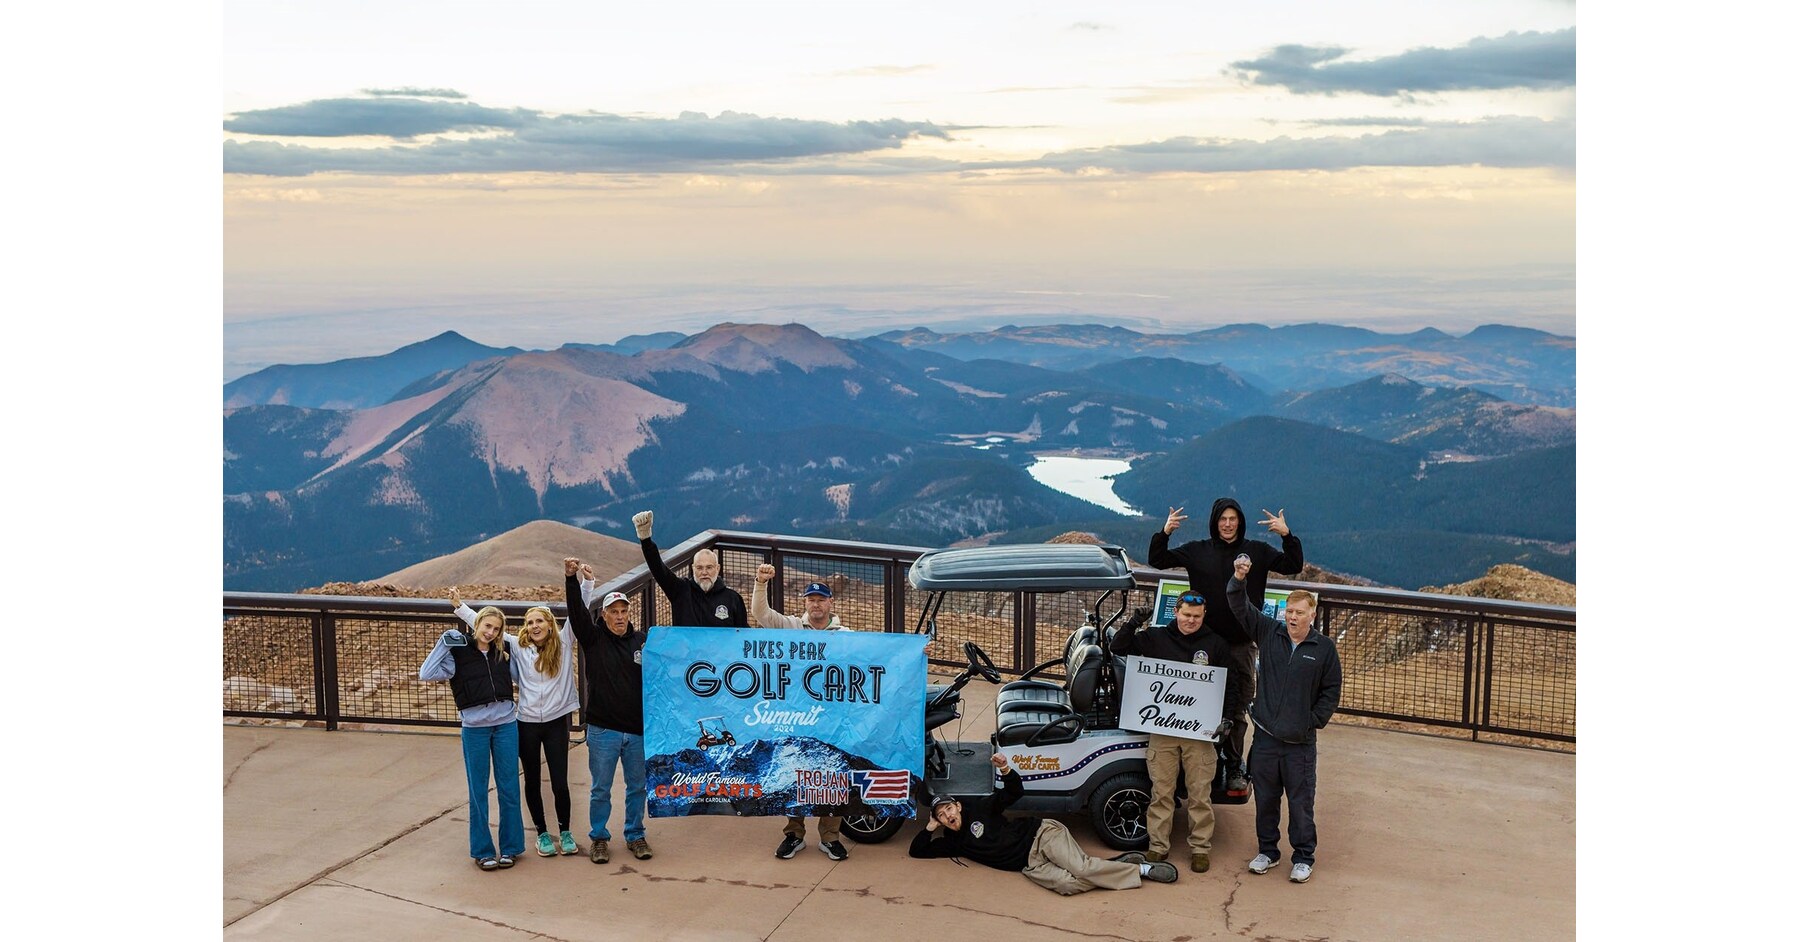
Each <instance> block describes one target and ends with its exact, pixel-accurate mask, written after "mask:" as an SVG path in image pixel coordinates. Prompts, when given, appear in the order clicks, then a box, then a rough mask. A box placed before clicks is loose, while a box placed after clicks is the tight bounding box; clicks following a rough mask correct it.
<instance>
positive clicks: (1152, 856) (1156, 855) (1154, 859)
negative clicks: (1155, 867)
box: [1143, 850, 1168, 863]
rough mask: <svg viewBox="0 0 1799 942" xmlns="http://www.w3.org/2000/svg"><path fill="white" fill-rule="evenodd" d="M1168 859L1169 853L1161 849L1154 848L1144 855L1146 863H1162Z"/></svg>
mask: <svg viewBox="0 0 1799 942" xmlns="http://www.w3.org/2000/svg"><path fill="white" fill-rule="evenodd" d="M1167 859H1168V855H1167V854H1164V853H1162V852H1161V851H1159V850H1152V851H1150V852H1149V853H1147V854H1144V855H1143V862H1144V863H1161V862H1162V861H1164V860H1167Z"/></svg>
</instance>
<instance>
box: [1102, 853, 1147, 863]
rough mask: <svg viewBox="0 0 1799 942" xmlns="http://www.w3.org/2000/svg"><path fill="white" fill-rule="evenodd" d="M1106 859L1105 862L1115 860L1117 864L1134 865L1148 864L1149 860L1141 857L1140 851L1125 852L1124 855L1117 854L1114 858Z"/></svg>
mask: <svg viewBox="0 0 1799 942" xmlns="http://www.w3.org/2000/svg"><path fill="white" fill-rule="evenodd" d="M1106 859H1107V860H1116V861H1118V862H1119V863H1134V864H1141V863H1149V858H1148V857H1145V856H1143V852H1142V851H1140V850H1127V851H1125V852H1124V853H1122V854H1119V855H1118V856H1116V857H1107V858H1106Z"/></svg>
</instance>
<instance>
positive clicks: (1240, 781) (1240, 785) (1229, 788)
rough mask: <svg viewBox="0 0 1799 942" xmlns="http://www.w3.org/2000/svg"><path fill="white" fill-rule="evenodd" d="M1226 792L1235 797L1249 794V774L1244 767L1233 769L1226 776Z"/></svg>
mask: <svg viewBox="0 0 1799 942" xmlns="http://www.w3.org/2000/svg"><path fill="white" fill-rule="evenodd" d="M1224 793H1225V794H1227V795H1230V796H1231V797H1233V798H1235V797H1237V796H1239V795H1247V794H1249V776H1247V775H1244V774H1243V770H1242V769H1231V770H1230V772H1229V773H1228V774H1226V775H1225V777H1224Z"/></svg>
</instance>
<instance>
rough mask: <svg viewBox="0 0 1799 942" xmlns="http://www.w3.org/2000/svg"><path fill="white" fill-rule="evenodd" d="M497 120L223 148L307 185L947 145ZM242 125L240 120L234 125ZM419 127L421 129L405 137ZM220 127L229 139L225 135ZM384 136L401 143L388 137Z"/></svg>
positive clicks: (825, 133) (848, 127) (730, 127)
mask: <svg viewBox="0 0 1799 942" xmlns="http://www.w3.org/2000/svg"><path fill="white" fill-rule="evenodd" d="M308 104H317V103H316V102H314V103H308ZM440 104H441V103H440ZM296 107H301V106H296ZM271 110H277V111H278V110H280V109H271ZM485 110H487V111H493V110H494V109H485ZM496 113H497V114H501V115H505V116H508V120H512V119H513V118H516V123H515V124H511V125H500V124H487V125H484V127H487V128H502V129H506V130H507V133H503V134H500V135H497V136H490V137H478V138H473V139H468V140H451V139H440V140H435V141H431V142H429V143H426V144H421V145H417V146H400V145H395V146H388V147H375V148H342V147H334V148H326V147H312V146H308V145H303V144H287V143H281V142H276V141H246V142H239V141H227V142H225V172H226V173H246V174H263V175H268V176H305V175H307V174H312V173H323V172H330V171H338V172H348V173H372V174H447V173H507V172H518V171H542V172H551V173H590V172H591V173H605V172H649V173H655V172H667V171H695V170H701V171H706V172H722V171H725V170H729V169H731V167H732V166H733V165H735V164H745V163H748V164H761V163H764V162H788V161H794V160H798V159H803V158H811V157H829V156H837V155H843V154H863V153H868V152H871V151H883V150H892V149H896V148H898V147H900V146H902V145H903V144H905V142H907V141H909V140H912V139H914V138H920V137H934V138H940V139H943V140H948V139H949V132H948V130H946V129H945V128H942V127H939V126H937V125H935V124H932V123H930V122H928V121H902V120H898V119H888V120H883V121H847V122H843V123H840V124H834V123H830V122H826V121H807V120H801V119H795V118H764V117H760V116H758V115H753V114H739V113H736V112H730V111H727V112H722V113H720V114H719V115H718V116H717V117H707V116H706V115H704V114H698V113H695V112H685V113H683V114H682V115H681V116H680V117H678V118H640V117H624V116H620V115H609V114H574V115H554V116H550V115H544V114H542V113H540V112H534V111H525V110H522V109H520V110H515V111H510V112H496ZM430 114H435V112H430ZM243 117H244V116H242V115H240V116H239V119H240V120H241V119H242V118H243ZM423 123H424V122H423V121H422V120H421V121H418V122H415V124H414V125H409V127H410V126H422V125H423ZM227 127H228V129H230V128H229V125H227ZM439 129H440V130H443V129H447V128H442V127H440V128H439ZM364 133H382V132H364ZM414 133H426V132H424V131H415V132H414ZM389 136H398V135H394V134H391V133H390V135H389Z"/></svg>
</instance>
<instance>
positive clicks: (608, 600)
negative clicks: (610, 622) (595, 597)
mask: <svg viewBox="0 0 1799 942" xmlns="http://www.w3.org/2000/svg"><path fill="white" fill-rule="evenodd" d="M629 601H631V597H630V596H628V595H626V594H624V593H623V592H608V593H606V597H605V598H603V599H601V600H600V607H601V608H611V607H612V603H613V602H629Z"/></svg>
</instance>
